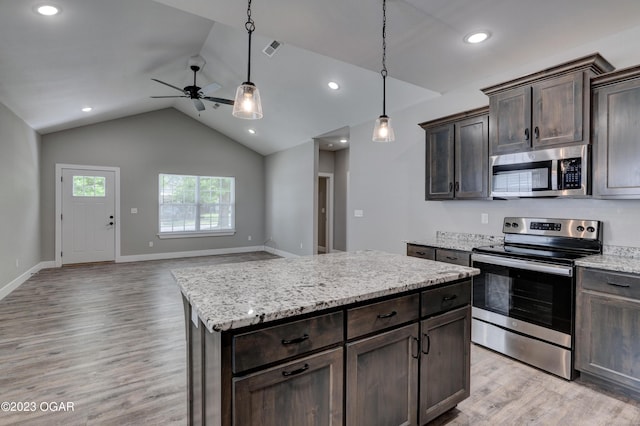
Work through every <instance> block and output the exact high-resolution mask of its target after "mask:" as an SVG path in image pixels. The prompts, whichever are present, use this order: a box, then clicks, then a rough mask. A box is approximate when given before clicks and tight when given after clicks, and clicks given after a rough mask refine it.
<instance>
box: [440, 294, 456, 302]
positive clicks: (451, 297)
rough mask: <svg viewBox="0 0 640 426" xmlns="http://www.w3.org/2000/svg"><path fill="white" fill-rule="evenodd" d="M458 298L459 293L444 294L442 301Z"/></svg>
mask: <svg viewBox="0 0 640 426" xmlns="http://www.w3.org/2000/svg"><path fill="white" fill-rule="evenodd" d="M457 298H458V295H457V294H452V295H451V296H444V297H443V298H442V301H443V302H451V301H452V300H455V299H457Z"/></svg>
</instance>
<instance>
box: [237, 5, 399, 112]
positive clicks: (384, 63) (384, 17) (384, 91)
mask: <svg viewBox="0 0 640 426" xmlns="http://www.w3.org/2000/svg"><path fill="white" fill-rule="evenodd" d="M249 2H251V0H249ZM380 74H381V75H382V115H384V116H386V115H387V112H386V104H387V99H386V98H387V0H382V71H380Z"/></svg>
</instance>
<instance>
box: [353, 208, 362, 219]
mask: <svg viewBox="0 0 640 426" xmlns="http://www.w3.org/2000/svg"><path fill="white" fill-rule="evenodd" d="M353 215H354V216H355V217H364V210H354V211H353Z"/></svg>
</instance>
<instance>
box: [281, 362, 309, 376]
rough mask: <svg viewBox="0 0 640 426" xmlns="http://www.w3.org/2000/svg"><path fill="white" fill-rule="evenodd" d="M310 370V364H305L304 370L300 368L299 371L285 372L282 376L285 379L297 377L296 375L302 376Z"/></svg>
mask: <svg viewBox="0 0 640 426" xmlns="http://www.w3.org/2000/svg"><path fill="white" fill-rule="evenodd" d="M308 369H309V364H305V365H304V366H303V367H302V368H298V369H297V370H293V371H283V372H282V375H283V376H284V377H289V376H295V375H296V374H300V373H302V372H304V371H307V370H308Z"/></svg>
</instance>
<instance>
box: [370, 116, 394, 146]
mask: <svg viewBox="0 0 640 426" xmlns="http://www.w3.org/2000/svg"><path fill="white" fill-rule="evenodd" d="M395 139H396V136H395V134H394V133H393V127H391V119H390V118H389V117H387V116H386V115H381V116H380V117H378V119H377V120H376V125H375V127H374V128H373V141H374V142H393V141H394V140H395Z"/></svg>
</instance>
